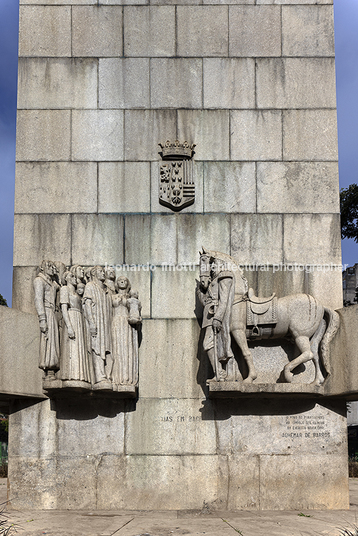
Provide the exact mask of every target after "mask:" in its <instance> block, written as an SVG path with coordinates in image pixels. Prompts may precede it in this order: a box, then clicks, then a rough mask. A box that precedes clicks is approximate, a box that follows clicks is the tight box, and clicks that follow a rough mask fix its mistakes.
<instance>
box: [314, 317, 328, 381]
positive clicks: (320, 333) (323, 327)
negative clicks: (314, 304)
mask: <svg viewBox="0 0 358 536" xmlns="http://www.w3.org/2000/svg"><path fill="white" fill-rule="evenodd" d="M326 327H327V322H326V321H325V320H324V318H322V320H321V322H320V325H319V326H318V329H317V331H316V333H315V334H314V335H313V337H312V339H311V350H312V353H313V362H314V366H315V369H316V375H315V379H314V380H313V382H312V385H322V383H323V382H324V376H323V374H322V372H321V367H320V365H319V355H318V347H319V343H320V342H321V340H322V337H323V335H324V332H325V331H326Z"/></svg>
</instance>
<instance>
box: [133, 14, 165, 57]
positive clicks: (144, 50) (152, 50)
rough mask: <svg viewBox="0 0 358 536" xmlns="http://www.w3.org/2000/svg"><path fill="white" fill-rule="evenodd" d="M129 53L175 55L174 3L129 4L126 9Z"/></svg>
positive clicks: (136, 54) (151, 55)
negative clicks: (168, 4)
mask: <svg viewBox="0 0 358 536" xmlns="http://www.w3.org/2000/svg"><path fill="white" fill-rule="evenodd" d="M124 54H125V55H126V56H149V57H153V56H174V55H175V8H174V6H163V5H160V6H140V7H139V6H127V7H125V8H124Z"/></svg>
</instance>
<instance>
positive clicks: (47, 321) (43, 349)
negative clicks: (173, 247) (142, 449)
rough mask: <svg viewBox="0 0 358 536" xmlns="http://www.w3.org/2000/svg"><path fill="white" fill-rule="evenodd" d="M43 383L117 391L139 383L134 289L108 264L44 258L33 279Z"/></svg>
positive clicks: (49, 387) (137, 314) (127, 391)
mask: <svg viewBox="0 0 358 536" xmlns="http://www.w3.org/2000/svg"><path fill="white" fill-rule="evenodd" d="M34 291H35V306H36V311H37V314H38V317H39V325H40V332H41V335H40V357H39V367H40V368H41V369H42V370H43V371H44V379H43V387H44V389H45V390H46V391H48V392H49V393H51V392H54V391H58V390H61V389H62V390H68V389H70V390H76V391H89V390H91V391H101V392H104V391H105V392H112V393H113V392H115V393H120V394H122V395H123V394H124V395H128V396H133V395H135V393H136V387H137V385H138V347H139V343H138V332H139V328H140V325H141V322H142V318H141V303H140V301H139V299H138V293H137V292H136V291H134V290H132V289H131V285H130V281H129V279H128V278H127V277H125V276H123V275H120V276H119V277H118V278H117V279H116V274H115V271H114V269H113V268H112V267H108V268H106V270H105V269H104V268H103V267H102V266H94V267H91V268H86V270H85V269H84V268H83V267H82V266H79V265H75V266H72V267H71V268H66V266H65V265H64V264H63V263H61V262H52V261H48V260H44V261H43V262H42V263H41V266H40V267H39V272H38V275H37V277H36V278H35V280H34Z"/></svg>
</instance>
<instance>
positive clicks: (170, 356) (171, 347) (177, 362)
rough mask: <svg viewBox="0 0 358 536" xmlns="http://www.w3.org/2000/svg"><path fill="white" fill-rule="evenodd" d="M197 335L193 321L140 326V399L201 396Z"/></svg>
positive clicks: (202, 365) (203, 367) (202, 366)
mask: <svg viewBox="0 0 358 536" xmlns="http://www.w3.org/2000/svg"><path fill="white" fill-rule="evenodd" d="M141 295H142V292H141ZM199 335H200V328H199V324H198V322H197V320H196V319H192V320H166V319H163V320H158V319H157V320H145V321H144V322H143V340H142V345H141V347H140V359H139V376H140V378H141V384H140V396H141V397H143V398H144V399H148V398H154V399H157V398H167V399H179V398H182V397H183V398H186V399H189V398H190V399H196V398H201V397H202V396H203V394H204V389H205V381H206V378H207V365H208V362H207V360H206V359H205V356H202V355H201V352H200V349H199V348H198V339H199ZM203 357H204V358H203ZM154 363H155V366H153V364H154ZM168 363H170V371H171V372H170V374H169V373H168ZM174 376H175V377H176V378H177V380H176V381H175V382H173V377H174ZM190 415H191V414H190ZM157 417H158V418H159V416H158V415H157ZM187 417H188V415H187Z"/></svg>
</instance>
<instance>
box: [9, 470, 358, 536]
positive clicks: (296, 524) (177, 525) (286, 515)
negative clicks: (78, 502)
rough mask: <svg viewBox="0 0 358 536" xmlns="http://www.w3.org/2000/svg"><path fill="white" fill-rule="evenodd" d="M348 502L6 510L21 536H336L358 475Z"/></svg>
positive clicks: (352, 513)
mask: <svg viewBox="0 0 358 536" xmlns="http://www.w3.org/2000/svg"><path fill="white" fill-rule="evenodd" d="M0 500H1V502H4V501H5V500H6V479H0ZM350 503H351V506H350V510H344V511H343V510H307V511H306V510H305V511H302V512H300V511H275V512H272V511H240V512H207V511H201V512H199V511H166V512H164V511H149V512H147V511H92V512H90V511H63V510H61V511H60V510H42V511H36V510H32V511H19V510H10V511H8V512H7V514H6V515H7V516H8V522H9V523H14V524H15V527H16V531H17V532H16V534H19V535H22V536H43V535H44V534H46V535H47V536H179V535H186V536H199V535H205V536H235V535H236V536H237V535H238V534H240V535H241V536H312V535H315V536H316V535H322V536H323V535H326V536H338V535H339V534H340V530H342V529H345V528H348V529H350V530H352V529H353V528H354V526H355V524H357V526H358V479H350ZM14 534H15V533H14Z"/></svg>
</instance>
